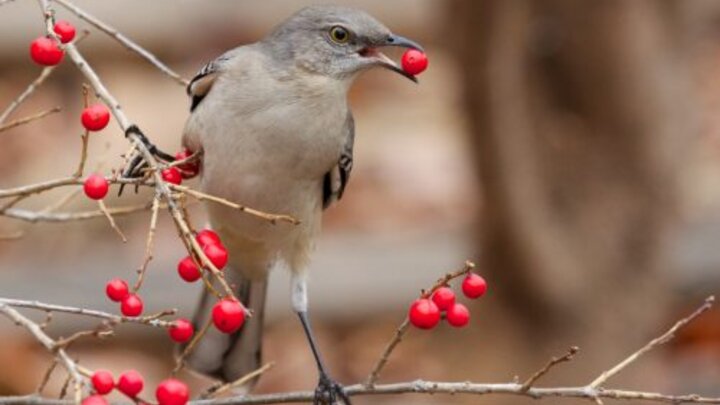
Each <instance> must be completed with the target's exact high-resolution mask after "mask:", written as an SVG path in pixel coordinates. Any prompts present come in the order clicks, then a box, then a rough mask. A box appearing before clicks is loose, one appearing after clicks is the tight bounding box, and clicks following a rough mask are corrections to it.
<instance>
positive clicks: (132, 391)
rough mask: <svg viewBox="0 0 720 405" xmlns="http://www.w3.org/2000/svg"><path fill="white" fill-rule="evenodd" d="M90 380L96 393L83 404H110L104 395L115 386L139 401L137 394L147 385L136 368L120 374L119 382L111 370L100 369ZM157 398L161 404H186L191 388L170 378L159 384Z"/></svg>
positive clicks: (156, 392)
mask: <svg viewBox="0 0 720 405" xmlns="http://www.w3.org/2000/svg"><path fill="white" fill-rule="evenodd" d="M90 382H91V383H92V386H93V388H94V389H95V395H91V396H89V397H87V398H85V400H84V401H83V402H82V405H108V402H107V400H106V399H105V397H104V396H103V395H107V394H109V393H110V392H112V390H113V389H115V388H117V390H118V391H120V392H121V393H123V394H124V395H126V396H127V397H128V398H130V399H132V400H133V401H135V402H137V396H138V395H139V394H140V392H142V390H143V388H144V386H145V380H144V379H143V376H142V375H141V374H140V373H138V372H137V371H135V370H128V371H126V372H124V373H122V374H120V377H119V378H118V380H117V384H115V381H114V379H113V375H112V374H111V373H110V372H109V371H106V370H98V371H95V372H94V373H93V374H92V376H91V377H90ZM155 398H156V399H157V401H158V404H159V405H185V404H186V403H187V402H188V399H189V398H190V390H188V387H187V385H185V383H183V382H182V381H179V380H176V379H174V378H168V379H167V380H164V381H162V382H161V383H160V384H159V385H158V387H157V389H156V390H155Z"/></svg>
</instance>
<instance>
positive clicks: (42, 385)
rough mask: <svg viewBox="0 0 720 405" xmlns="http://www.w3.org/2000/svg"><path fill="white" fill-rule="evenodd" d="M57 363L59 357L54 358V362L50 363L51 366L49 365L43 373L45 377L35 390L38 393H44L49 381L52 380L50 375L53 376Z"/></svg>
mask: <svg viewBox="0 0 720 405" xmlns="http://www.w3.org/2000/svg"><path fill="white" fill-rule="evenodd" d="M57 364H58V361H57V359H56V358H53V362H52V363H51V364H50V367H48V369H47V370H45V374H43V378H42V380H40V384H39V385H38V387H37V389H36V390H35V392H37V393H38V395H40V394H42V392H43V390H44V389H45V386H46V385H47V383H48V381H50V376H52V373H53V371H55V368H56V367H57Z"/></svg>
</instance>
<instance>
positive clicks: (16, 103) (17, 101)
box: [0, 0, 55, 124]
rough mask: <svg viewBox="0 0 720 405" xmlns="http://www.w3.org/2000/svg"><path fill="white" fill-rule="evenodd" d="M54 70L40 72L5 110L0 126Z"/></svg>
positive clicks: (0, 117)
mask: <svg viewBox="0 0 720 405" xmlns="http://www.w3.org/2000/svg"><path fill="white" fill-rule="evenodd" d="M11 1H12V0H11ZM53 70H55V66H48V67H46V68H44V69H43V70H42V72H40V76H38V77H37V79H35V80H33V82H32V83H30V85H29V86H28V87H27V88H26V89H25V91H23V92H22V93H20V95H19V96H18V97H17V98H16V99H15V100H13V101H12V102H11V103H10V105H9V106H8V107H7V108H6V109H5V111H3V112H2V114H0V124H2V123H3V122H5V120H6V119H7V118H8V117H9V116H10V114H12V113H13V111H15V109H16V108H18V107H19V106H20V104H22V103H23V101H25V100H26V99H27V98H28V97H30V95H31V94H32V93H33V92H34V91H35V90H36V89H37V88H38V87H40V85H41V84H43V82H44V81H45V79H47V78H48V76H50V73H52V72H53Z"/></svg>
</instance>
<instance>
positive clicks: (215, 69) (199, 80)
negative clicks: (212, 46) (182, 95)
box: [187, 52, 232, 112]
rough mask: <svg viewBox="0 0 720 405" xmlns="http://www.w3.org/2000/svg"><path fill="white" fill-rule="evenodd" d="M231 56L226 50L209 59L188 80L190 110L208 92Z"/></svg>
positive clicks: (192, 109) (193, 108)
mask: <svg viewBox="0 0 720 405" xmlns="http://www.w3.org/2000/svg"><path fill="white" fill-rule="evenodd" d="M231 57H232V54H231V52H226V53H224V54H222V55H220V56H219V57H218V58H216V59H215V60H213V61H211V62H210V63H208V64H207V65H205V66H203V67H202V69H200V71H199V72H197V74H195V77H193V78H192V80H190V84H188V86H187V94H188V96H190V100H191V103H190V111H191V112H192V111H194V110H195V108H196V107H197V106H198V104H200V102H201V101H202V100H203V98H205V96H206V95H207V94H208V92H209V91H210V89H211V88H212V85H213V84H214V83H215V79H216V78H217V76H218V74H219V73H220V72H222V70H223V67H224V66H225V64H226V63H227V61H228V60H229V59H230V58H231Z"/></svg>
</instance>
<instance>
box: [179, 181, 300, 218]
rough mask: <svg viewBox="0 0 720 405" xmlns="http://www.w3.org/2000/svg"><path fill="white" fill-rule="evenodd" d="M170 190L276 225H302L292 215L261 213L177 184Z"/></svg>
mask: <svg viewBox="0 0 720 405" xmlns="http://www.w3.org/2000/svg"><path fill="white" fill-rule="evenodd" d="M170 188H171V189H173V190H175V191H179V192H182V193H185V194H188V195H191V196H193V197H195V198H197V199H198V200H201V201H212V202H214V203H218V204H222V205H224V206H226V207H230V208H232V209H236V210H238V211H240V212H246V213H248V214H250V215H254V216H256V217H258V218H262V219H264V220H266V221H270V222H271V223H273V224H275V223H277V222H279V221H280V222H287V223H290V224H293V225H298V224H299V223H300V221H298V220H297V219H295V218H293V217H292V216H290V215H282V214H270V213H267V212H263V211H260V210H256V209H253V208H250V207H248V206H245V205H241V204H237V203H234V202H232V201H230V200H226V199H224V198H221V197H216V196H214V195H210V194H206V193H203V192H202V191H197V190H193V189H192V188H190V187H186V186H178V185H175V184H171V185H170Z"/></svg>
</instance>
